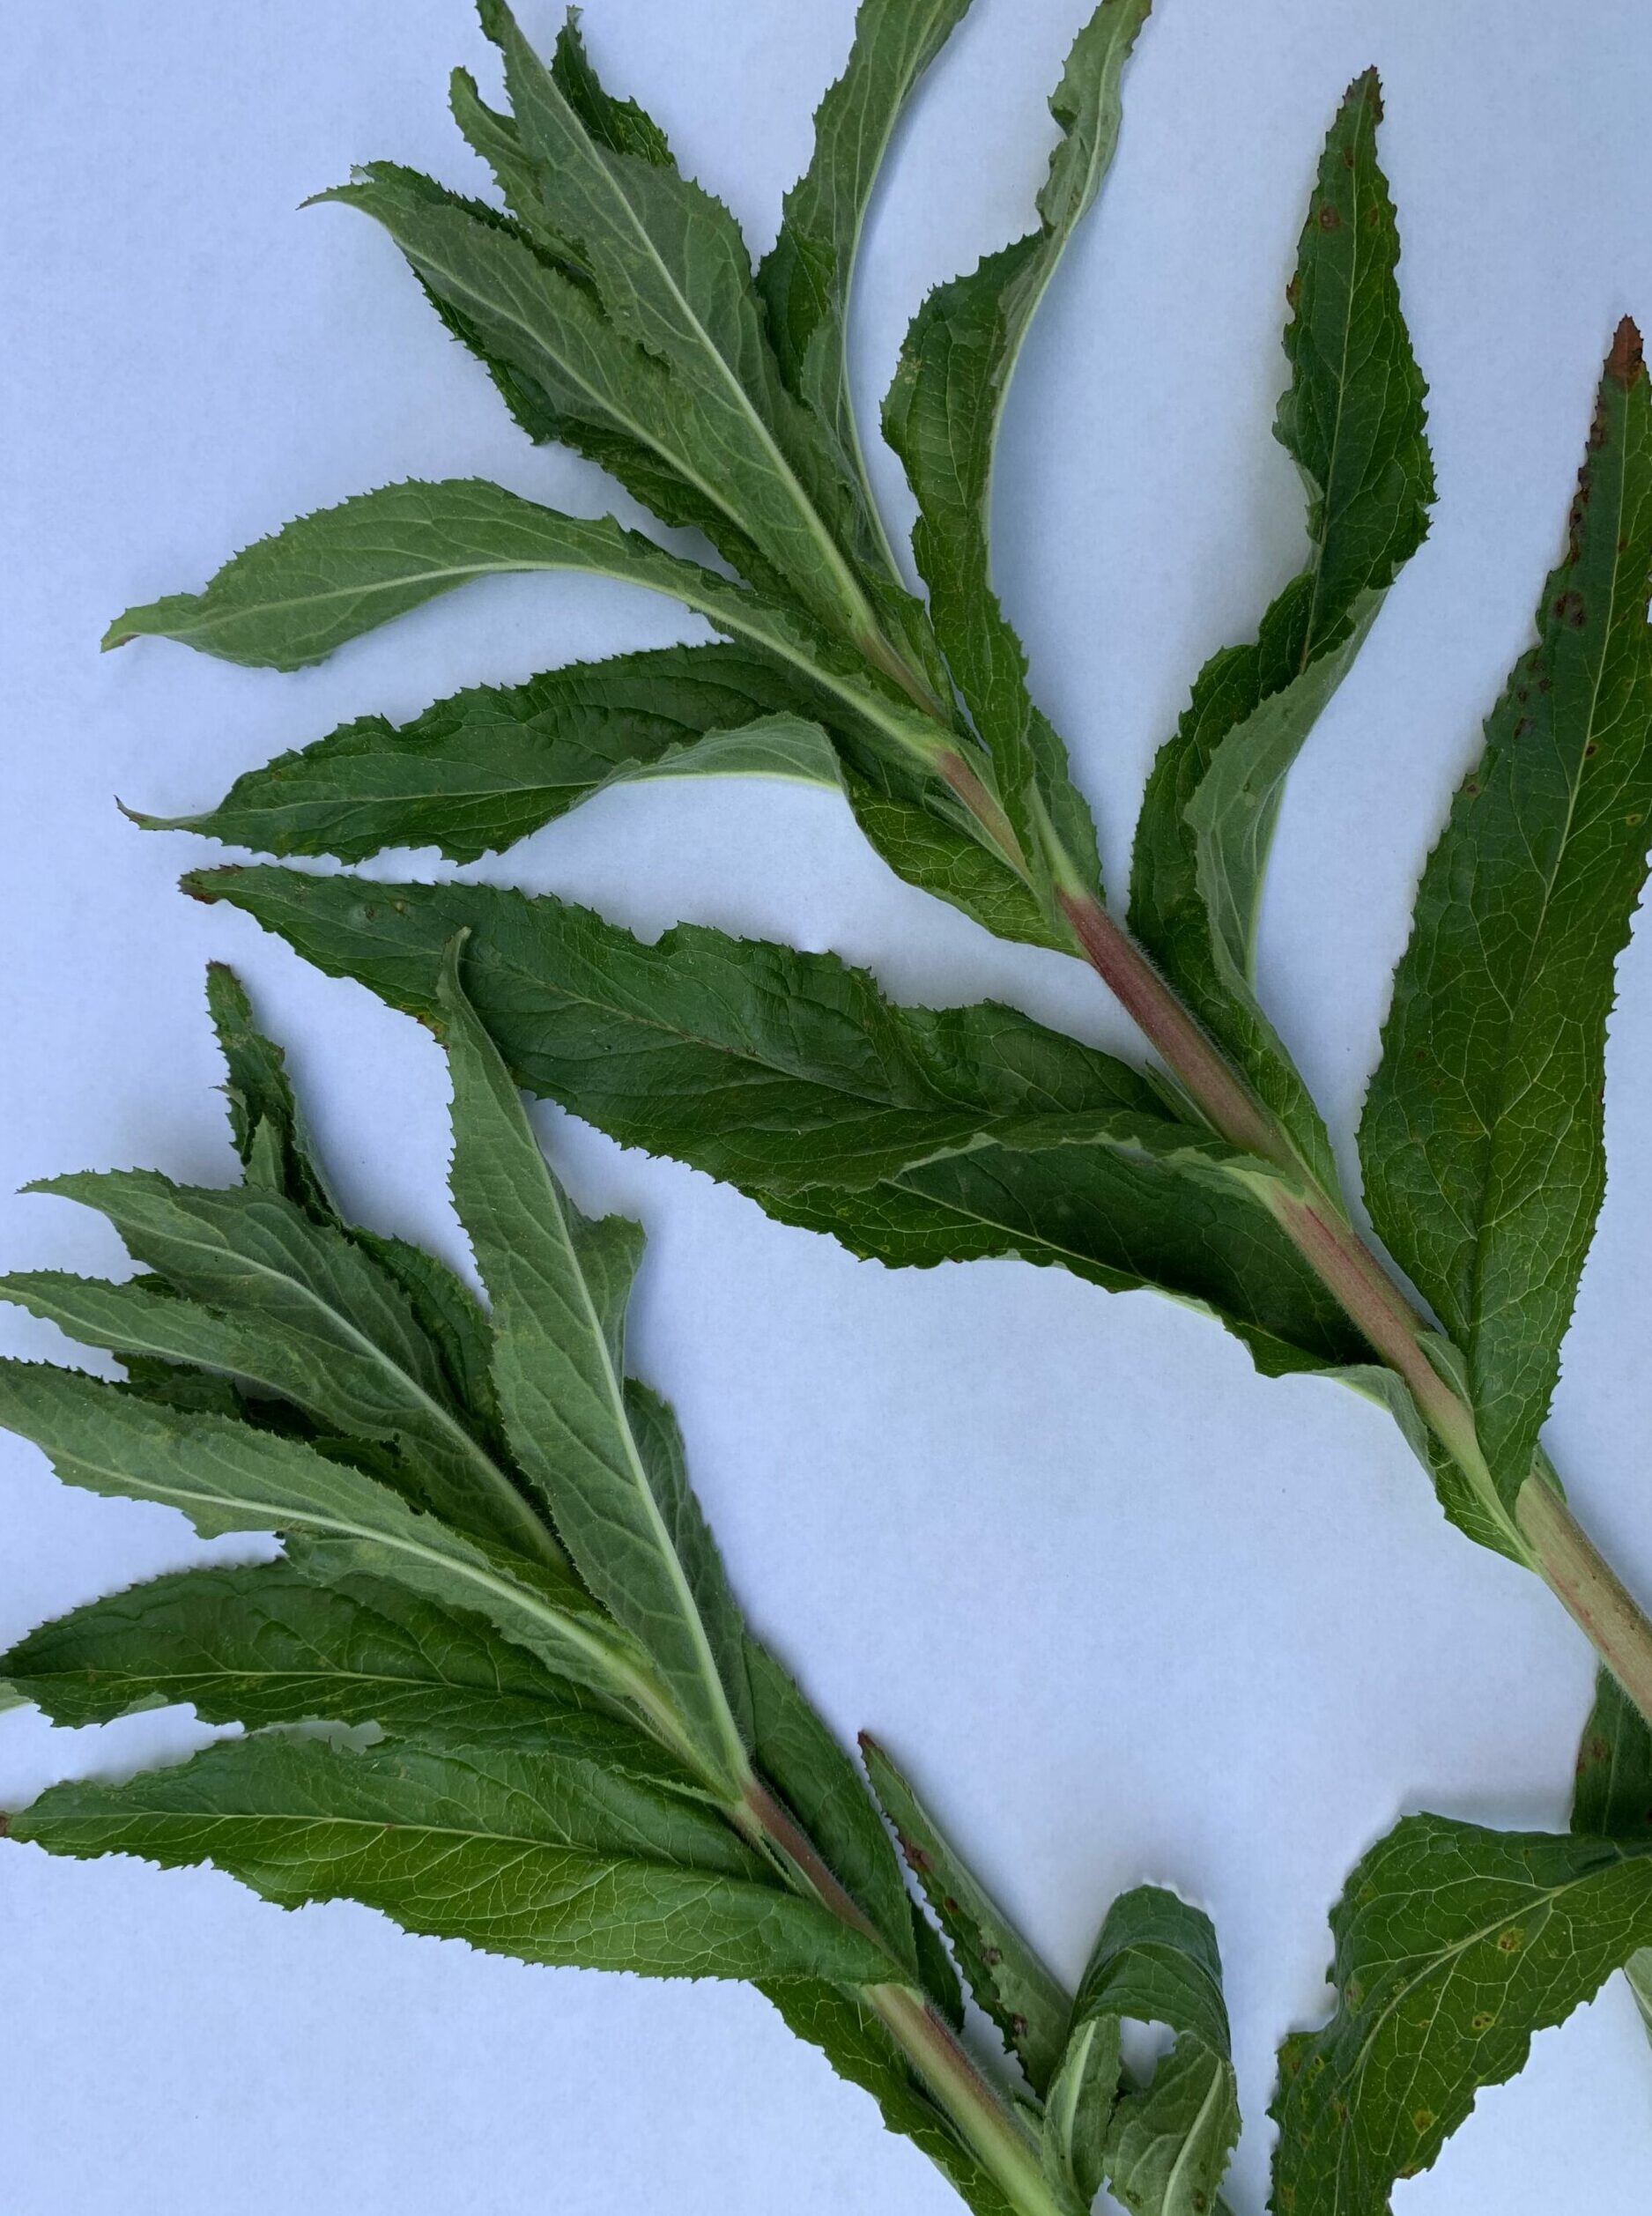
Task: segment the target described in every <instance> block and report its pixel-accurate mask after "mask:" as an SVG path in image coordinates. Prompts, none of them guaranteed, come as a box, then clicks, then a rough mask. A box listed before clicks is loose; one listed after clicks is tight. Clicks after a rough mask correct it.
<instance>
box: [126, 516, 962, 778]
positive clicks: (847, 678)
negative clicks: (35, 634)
mask: <svg viewBox="0 0 1652 2216" xmlns="http://www.w3.org/2000/svg"><path fill="white" fill-rule="evenodd" d="M534 570H547V571H550V570H581V571H584V572H586V573H588V574H591V575H595V576H604V577H611V578H613V579H615V580H616V581H618V582H620V583H629V584H636V585H641V586H644V587H645V588H647V589H648V590H650V591H653V592H661V593H664V594H667V595H668V596H670V597H672V598H674V599H677V600H680V601H681V602H682V604H684V606H685V607H688V608H692V609H693V610H694V611H696V613H698V614H700V615H703V616H705V617H706V618H707V619H708V620H709V621H710V622H711V623H713V624H714V625H715V626H716V627H717V629H719V630H720V631H723V632H725V633H727V634H730V636H733V637H738V638H742V639H744V640H745V641H747V642H748V644H750V645H752V646H755V647H757V648H759V649H760V650H761V651H762V652H764V653H766V654H768V655H772V656H774V659H775V660H776V661H777V662H779V663H781V664H782V667H784V668H786V669H789V670H790V671H793V672H794V673H795V674H796V677H797V678H799V679H800V680H801V681H802V682H803V683H804V685H805V686H814V687H815V688H817V689H818V690H819V692H821V693H825V694H826V696H827V697H829V698H830V699H832V700H833V701H835V702H836V703H837V705H838V707H839V709H840V711H841V712H842V711H847V712H848V715H850V716H851V717H852V718H853V719H854V720H855V722H856V727H857V728H858V729H859V730H861V731H862V733H863V744H864V745H870V747H871V748H872V750H873V752H878V750H883V751H885V752H893V754H894V755H895V756H896V757H897V758H898V759H900V760H903V761H906V762H907V763H909V764H912V765H915V766H916V767H921V768H922V767H930V768H934V767H936V766H937V764H939V763H941V762H943V761H945V760H948V759H951V757H952V755H953V754H954V753H955V752H956V751H957V746H958V741H957V739H956V737H954V736H953V735H952V733H950V732H948V731H946V730H944V729H943V728H942V727H941V726H940V725H939V724H937V723H934V722H932V721H931V720H930V718H929V717H928V716H927V715H921V714H920V713H919V712H918V711H917V710H916V709H915V708H913V707H911V706H910V704H909V703H907V702H906V701H904V700H902V699H901V697H900V694H899V693H898V692H897V691H896V690H895V689H894V688H893V686H890V685H889V684H888V683H887V681H886V680H884V679H882V678H878V676H877V675H876V674H875V673H874V672H873V671H870V670H869V669H868V668H866V666H865V665H864V664H863V663H861V662H860V660H859V658H858V657H857V656H855V655H854V654H853V653H851V652H850V650H849V649H848V648H841V647H839V646H837V645H835V644H834V642H833V641H832V640H831V639H830V638H829V637H828V636H827V635H826V633H825V632H823V631H822V630H821V629H820V628H819V626H818V625H816V624H814V623H813V622H812V621H811V619H810V618H809V617H808V616H807V615H805V614H804V612H803V611H802V610H801V609H796V608H792V607H790V606H789V605H787V604H783V603H782V602H778V601H775V600H772V599H769V598H767V597H765V596H764V595H762V594H760V593H757V592H752V591H749V590H746V589H744V588H742V587H741V586H739V585H736V584H731V583H730V582H729V581H728V580H727V579H726V578H722V577H719V576H717V575H716V574H715V573H714V572H713V571H711V570H709V569H705V568H702V567H700V565H699V564H698V563H696V562H691V561H685V560H682V559H681V558H680V557H679V556H678V555H676V554H668V553H667V552H665V551H664V549H663V547H659V546H656V545H655V544H654V542H653V540H652V539H648V538H644V537H642V536H641V534H640V533H639V532H636V531H630V530H622V529H621V527H620V526H619V524H618V523H615V521H614V520H613V518H612V517H611V516H604V517H602V518H600V519H599V520H597V521H595V522H592V521H590V520H589V519H586V518H583V517H580V516H573V515H559V514H558V513H557V511H556V510H555V509H554V508H539V507H537V506H536V505H535V504H534V503H533V502H532V501H531V500H522V499H521V498H520V497H519V496H518V495H517V494H516V493H507V492H506V491H505V490H504V489H503V488H502V487H501V486H500V485H490V484H488V483H486V482H485V480H484V479H482V478H449V479H448V480H447V481H446V482H444V483H441V484H422V483H419V482H417V481H413V482H410V483H407V484H404V485H385V486H383V487H382V488H381V489H380V490H379V491H378V492H376V493H361V494H359V495H358V497H357V498H356V499H354V500H346V501H345V502H344V504H343V506H342V507H339V508H325V509H323V510H322V511H321V512H320V513H319V514H317V515H305V516H300V518H299V519H298V521H297V522H295V523H289V524H288V525H287V526H286V528H285V530H280V531H278V532H277V533H276V535H275V536H274V537H272V538H263V539H260V540H258V541H257V543H256V545H252V546H249V547H248V548H247V549H246V550H245V551H244V552H241V553H240V554H237V555H236V556H235V557H234V558H233V560H231V561H229V562H227V563H226V565H225V566H224V567H223V568H222V569H220V570H219V573H218V574H217V575H216V576H215V577H214V578H213V579H212V580H211V582H210V583H209V585H208V586H207V588H206V590H205V591H204V592H202V593H178V594H174V595H172V596H171V597H169V598H167V599H164V600H157V601H155V602H153V603H152V604H151V605H149V606H147V607H143V608H133V609H130V610H129V611H127V613H126V614H125V615H123V616H121V617H119V618H118V619H116V620H115V623H114V624H112V625H111V626H110V627H109V630H108V632H107V634H106V636H105V638H104V645H105V647H106V648H108V647H117V646H123V645H124V644H125V643H126V642H127V641H128V640H130V639H134V638H137V637H140V636H146V637H154V638H167V639H177V640H180V641H182V642H183V643H184V644H185V645H188V646H192V647H196V648H199V649H200V650H201V651H202V652H204V653H207V654H215V655H219V656H222V657H223V658H224V659H225V660H226V661H230V662H241V663H248V664H251V665H252V666H254V667H257V668H271V669H281V670H294V669H300V668H301V667H303V665H304V664H305V663H311V662H319V661H322V660H324V659H325V657H326V656H328V655H330V654H331V653H332V652H333V651H334V649H335V648H338V647H340V646H343V645H344V643H345V641H348V640H351V639H356V638H359V637H360V636H361V635H362V634H363V633H364V632H367V631H371V630H373V629H374V628H375V627H376V626H378V625H380V624H382V623H388V622H389V621H390V619H392V618H393V617H396V616H399V615H404V614H405V613H407V611H409V610H410V609H413V608H418V607H421V606H422V605H423V604H424V603H425V602H426V601H427V600H433V599H435V598H437V597H439V596H440V595H441V594H442V593H446V592H451V591H452V590H454V589H455V588H456V586H459V585H462V584H464V583H466V582H469V581H470V580H471V579H473V578H477V577H482V576H488V575H503V574H513V573H522V572H528V571H534Z"/></svg>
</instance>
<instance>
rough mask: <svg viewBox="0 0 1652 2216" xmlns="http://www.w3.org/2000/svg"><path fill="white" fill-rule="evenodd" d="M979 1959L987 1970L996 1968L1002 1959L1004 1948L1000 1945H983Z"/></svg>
mask: <svg viewBox="0 0 1652 2216" xmlns="http://www.w3.org/2000/svg"><path fill="white" fill-rule="evenodd" d="M981 1959H982V1961H983V1962H984V1963H985V1964H986V1965H987V1968H989V1970H996V1968H997V1967H998V1965H999V1963H1000V1962H1002V1961H1003V1960H1004V1949H1003V1948H1002V1947H1001V1946H983V1947H982V1950H981Z"/></svg>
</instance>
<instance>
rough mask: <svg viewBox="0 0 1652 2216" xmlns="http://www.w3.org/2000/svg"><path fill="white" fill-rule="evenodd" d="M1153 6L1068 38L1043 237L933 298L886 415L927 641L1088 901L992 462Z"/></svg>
mask: <svg viewBox="0 0 1652 2216" xmlns="http://www.w3.org/2000/svg"><path fill="white" fill-rule="evenodd" d="M1150 5H1151V0H1101V4H1100V6H1099V7H1098V8H1097V9H1096V11H1095V13H1094V14H1093V16H1092V17H1091V19H1090V20H1089V22H1088V23H1087V24H1086V25H1085V27H1084V29H1083V30H1082V31H1081V32H1080V33H1078V39H1077V40H1076V41H1075V42H1074V45H1073V48H1072V51H1071V53H1070V55H1069V56H1068V58H1067V66H1066V70H1065V71H1064V73H1063V77H1062V81H1061V84H1060V85H1059V87H1058V88H1057V90H1056V94H1055V96H1054V98H1053V100H1051V103H1050V105H1051V108H1052V111H1053V112H1054V114H1055V116H1056V122H1058V123H1059V124H1060V126H1061V130H1062V138H1061V141H1060V144H1059V145H1057V147H1056V152H1055V154H1054V156H1053V157H1052V159H1051V162H1050V168H1049V174H1048V178H1047V180H1046V182H1045V184H1044V187H1043V189H1042V191H1041V193H1040V195H1039V201H1038V213H1039V227H1038V229H1037V230H1036V231H1033V232H1031V233H1028V235H1027V236H1026V238H1024V239H1021V240H1020V241H1018V242H1017V243H1016V244H1015V245H1013V246H1010V247H1006V248H1004V249H1003V251H1002V252H1000V253H997V254H995V255H991V256H989V257H988V258H987V260H986V261H984V262H982V263H981V264H980V266H979V267H978V268H977V269H976V270H975V271H974V272H973V273H972V274H971V275H970V276H967V277H963V278H955V279H954V280H953V281H952V283H951V284H950V285H942V286H940V287H939V288H938V289H937V291H936V292H934V293H931V294H930V297H929V299H928V300H926V301H925V303H924V305H923V307H922V309H921V310H920V311H919V313H918V315H917V317H916V318H915V321H914V322H913V325H912V328H911V330H909V331H908V333H907V339H906V343H905V345H903V347H902V348H901V353H900V366H899V367H898V368H897V370H896V373H895V382H894V384H893V387H892V389H891V390H890V394H889V397H888V400H887V401H886V402H885V409H884V428H885V433H886V434H887V436H888V439H889V442H890V444H891V445H892V446H893V448H894V449H895V451H896V453H897V454H899V455H900V459H901V461H902V463H904V465H905V468H906V472H907V478H908V480H909V482H910V484H911V485H912V489H913V492H914V493H915V496H916V498H917V502H918V511H919V513H918V521H917V523H916V526H915V530H914V531H913V536H912V544H913V551H914V552H915V555H916V557H917V563H918V567H919V569H920V570H921V571H922V574H923V577H924V580H925V582H927V583H928V585H929V588H930V610H931V613H932V615H933V618H934V622H935V628H936V633H937V636H938V638H939V640H940V641H941V645H942V647H943V648H944V649H945V654H946V658H947V662H948V663H949V665H950V667H951V669H952V675H953V677H954V678H955V679H956V681H957V685H958V689H959V692H960V693H962V695H963V697H964V700H965V702H966V704H967V707H968V708H969V711H970V714H971V715H972V716H973V717H974V723H975V728H976V730H977V731H978V732H979V733H980V735H981V737H982V739H983V740H984V741H985V742H986V745H987V748H988V751H989V753H990V755H991V757H992V760H993V763H994V766H995V768H996V772H997V782H998V789H999V793H1000V796H1001V797H1002V799H1003V801H1004V808H1005V811H1006V812H1007V814H1008V816H1009V819H1010V821H1011V825H1012V826H1014V829H1015V833H1016V835H1017V837H1018V838H1019V841H1020V842H1021V846H1022V849H1023V850H1024V852H1025V853H1026V856H1028V858H1029V861H1030V862H1032V863H1033V866H1034V867H1035V868H1036V867H1037V866H1038V863H1039V862H1040V861H1041V858H1042V857H1043V856H1044V855H1045V853H1046V851H1047V849H1048V844H1049V832H1050V831H1053V834H1054V841H1055V844H1056V852H1057V855H1058V856H1059V857H1060V859H1059V862H1058V864H1057V867H1058V871H1059V874H1060V876H1061V877H1062V878H1063V880H1064V881H1065V883H1066V886H1067V889H1068V890H1069V891H1082V892H1085V893H1094V892H1095V891H1096V890H1097V889H1098V888H1099V886H1100V861H1099V859H1098V856H1097V853H1096V838H1095V826H1094V824H1093V822H1092V820H1091V817H1090V812H1089V808H1088V806H1087V804H1085V800H1084V798H1083V797H1082V796H1081V795H1080V794H1079V792H1078V789H1077V788H1076V787H1075V786H1074V785H1073V783H1072V782H1071V779H1070V776H1069V774H1068V771H1067V763H1066V755H1065V750H1064V749H1063V746H1062V744H1061V741H1060V739H1059V738H1058V737H1056V733H1055V731H1054V730H1052V729H1051V728H1050V726H1049V724H1048V722H1047V721H1046V720H1045V718H1044V717H1043V716H1042V715H1041V714H1040V713H1039V711H1038V710H1037V709H1036V708H1034V707H1033V703H1032V700H1031V699H1030V697H1029V695H1028V693H1027V690H1026V655H1025V654H1024V652H1023V650H1022V648H1021V644H1020V641H1019V639H1017V637H1016V635H1015V634H1014V632H1013V631H1012V630H1011V627H1010V625H1009V623H1008V621H1007V620H1006V619H1005V617H1004V611H1003V610H1002V608H1001V607H1000V606H999V604H998V600H997V596H996V593H995V592H994V590H993V586H992V560H991V520H992V519H991V511H992V477H993V461H994V457H995V455H996V448H997V441H998V432H999V426H1000V424H1001V422H1002V419H1003V413H1004V401H1005V398H1006V397H1007V395H1008V392H1009V388H1010V382H1011V378H1012V377H1013V375H1014V374H1015V367H1016V364H1017V361H1018V360H1019V356H1020V352H1021V347H1022V344H1023V342H1024V341H1025V339H1026V333H1027V330H1028V329H1029V327H1030V326H1031V323H1032V320H1033V315H1034V313H1035V312H1036V310H1037V308H1038V305H1039V302H1040V301H1041V300H1042V298H1043V296H1044V293H1045V292H1046V290H1047V289H1048V285H1049V283H1050V280H1051V278H1053V277H1054V275H1055V273H1056V267H1057V265H1058V263H1060V261H1061V257H1062V256H1063V253H1064V252H1065V250H1066V247H1067V243H1068V241H1069V240H1070V238H1071V236H1072V233H1073V232H1074V230H1075V229H1076V227H1077V226H1078V223H1079V221H1080V219H1082V218H1083V216H1084V215H1085V212H1086V211H1087V210H1088V209H1089V207H1090V206H1091V204H1092V203H1093V201H1094V199H1095V196H1096V194H1097V192H1098V191H1099V190H1100V185H1101V181H1102V179H1103V177H1104V176H1105V175H1106V174H1107V171H1108V167H1109V165H1110V164H1111V161H1112V159H1113V153H1114V150H1115V146H1116V145H1117V143H1118V133H1119V122H1120V102H1119V85H1120V79H1121V77H1122V71H1123V68H1124V63H1125V62H1126V60H1127V59H1128V58H1129V56H1130V48H1131V47H1132V46H1133V44H1134V43H1135V40H1136V37H1137V33H1138V32H1139V31H1140V29H1141V26H1142V25H1143V23H1144V22H1145V20H1146V17H1147V12H1148V8H1149V6H1150ZM1047 823H1048V826H1049V829H1048V831H1047V829H1046V824H1047Z"/></svg>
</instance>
